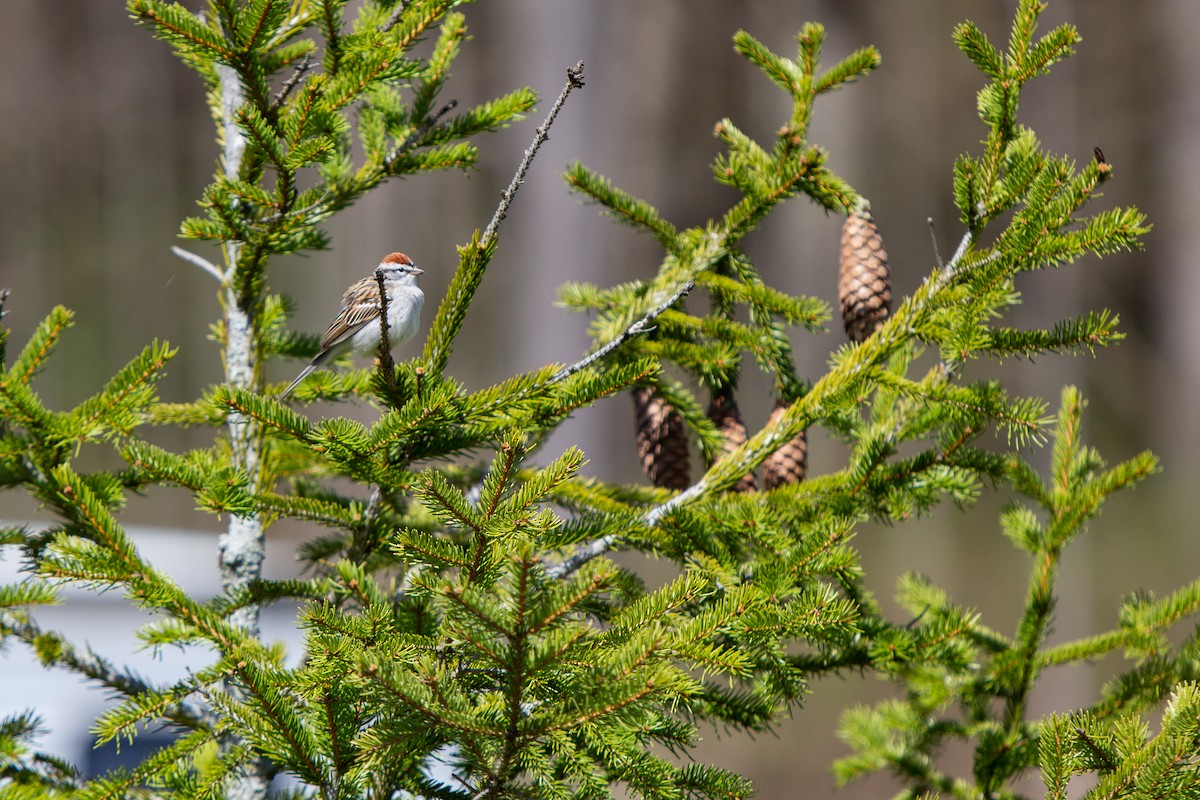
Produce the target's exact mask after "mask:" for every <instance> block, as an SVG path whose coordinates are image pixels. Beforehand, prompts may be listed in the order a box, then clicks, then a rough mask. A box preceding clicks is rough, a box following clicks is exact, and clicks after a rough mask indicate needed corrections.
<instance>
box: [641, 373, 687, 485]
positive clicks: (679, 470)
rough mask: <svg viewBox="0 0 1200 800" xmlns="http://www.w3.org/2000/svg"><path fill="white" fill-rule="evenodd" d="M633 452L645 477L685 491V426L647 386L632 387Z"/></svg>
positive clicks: (653, 481)
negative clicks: (634, 444) (635, 452)
mask: <svg viewBox="0 0 1200 800" xmlns="http://www.w3.org/2000/svg"><path fill="white" fill-rule="evenodd" d="M633 408H634V417H635V421H636V425H637V433H636V436H637V451H638V458H639V459H641V462H642V469H643V470H645V472H646V477H648V478H649V479H650V482H651V483H653V484H654V485H655V486H661V487H663V488H665V489H686V488H687V487H688V486H690V485H691V483H692V468H691V462H690V461H689V456H688V436H687V426H686V425H684V422H683V419H682V418H681V417H680V416H679V414H678V413H677V412H676V411H675V409H673V408H671V406H669V405H667V402H666V401H665V400H663V399H662V397H660V396H659V395H658V393H657V392H655V391H654V389H653V388H651V387H649V386H635V387H634V388H633Z"/></svg>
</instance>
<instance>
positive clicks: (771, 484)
mask: <svg viewBox="0 0 1200 800" xmlns="http://www.w3.org/2000/svg"><path fill="white" fill-rule="evenodd" d="M787 407H788V404H787V403H785V402H784V401H782V400H776V401H775V408H773V409H772V410H771V416H770V417H768V418H767V424H768V425H770V424H772V423H773V422H775V420H777V419H779V418H780V417H781V416H783V412H784V411H785V410H787ZM807 473H808V431H800V435H799V436H797V437H796V438H794V439H792V440H791V441H790V442H788V443H787V444H785V445H784V446H783V447H781V448H779V449H778V450H776V451H775V452H774V453H772V454H771V455H769V456H767V460H766V461H764V462H763V465H762V476H763V484H764V485H765V486H766V487H767V488H768V489H777V488H779V487H780V486H785V485H787V484H789V483H799V482H800V481H802V480H804V476H805V475H806V474H807Z"/></svg>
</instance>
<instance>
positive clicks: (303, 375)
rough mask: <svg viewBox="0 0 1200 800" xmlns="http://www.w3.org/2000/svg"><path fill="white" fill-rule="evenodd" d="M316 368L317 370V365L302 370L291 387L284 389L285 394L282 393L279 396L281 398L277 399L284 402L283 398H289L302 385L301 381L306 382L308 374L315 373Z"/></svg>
mask: <svg viewBox="0 0 1200 800" xmlns="http://www.w3.org/2000/svg"><path fill="white" fill-rule="evenodd" d="M316 368H317V365H316V364H309V365H308V366H307V367H305V368H304V369H302V370H301V371H300V374H299V375H297V376H296V380H294V381H292V383H291V385H290V386H288V387H287V388H286V389H284V390H283V392H282V393H281V394H280V395H279V397H278V398H276V399H278V400H282V399H283V398H285V397H287V396H288V395H289V394H291V393H292V389H295V388H296V387H297V386H299V385H300V381H302V380H304V379H305V378H307V377H308V373H310V372H312V371H313V370H314V369H316Z"/></svg>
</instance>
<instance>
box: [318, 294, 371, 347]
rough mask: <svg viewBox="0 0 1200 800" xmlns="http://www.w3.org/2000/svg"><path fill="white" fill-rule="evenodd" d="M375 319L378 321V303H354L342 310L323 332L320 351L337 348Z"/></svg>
mask: <svg viewBox="0 0 1200 800" xmlns="http://www.w3.org/2000/svg"><path fill="white" fill-rule="evenodd" d="M377 319H379V304H378V303H370V302H369V303H356V304H354V305H352V306H347V307H346V308H343V309H342V313H340V314H338V317H337V319H335V320H334V321H333V324H332V325H330V326H329V330H328V331H326V332H325V338H324V339H322V340H321V349H322V350H328V349H329V348H331V347H335V346H337V345H338V344H340V343H341V342H344V341H345V340H346V339H349V338H350V337H351V336H353V335H354V334H355V333H357V332H358V331H359V329H360V328H362V326H364V325H366V324H367V323H368V322H371V321H372V320H377Z"/></svg>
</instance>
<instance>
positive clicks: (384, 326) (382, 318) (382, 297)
mask: <svg viewBox="0 0 1200 800" xmlns="http://www.w3.org/2000/svg"><path fill="white" fill-rule="evenodd" d="M382 269H383V268H382V266H379V267H376V268H375V283H377V284H378V285H379V371H380V372H381V373H382V374H383V380H384V383H385V384H386V386H387V387H388V391H389V392H390V393H393V394H394V393H395V391H396V362H395V361H393V360H392V338H391V333H390V331H389V330H388V295H387V287H385V286H384V285H383V271H382Z"/></svg>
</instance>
